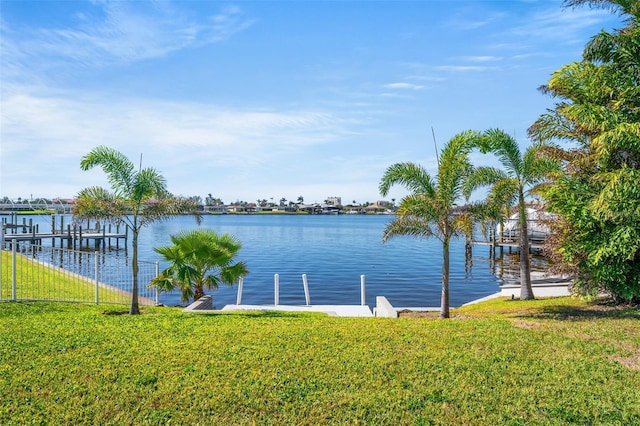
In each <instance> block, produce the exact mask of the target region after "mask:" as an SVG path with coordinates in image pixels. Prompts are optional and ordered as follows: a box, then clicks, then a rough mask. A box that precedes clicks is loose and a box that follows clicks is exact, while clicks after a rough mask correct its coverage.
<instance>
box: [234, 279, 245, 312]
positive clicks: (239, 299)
mask: <svg viewBox="0 0 640 426" xmlns="http://www.w3.org/2000/svg"><path fill="white" fill-rule="evenodd" d="M243 284H244V277H240V279H239V280H238V296H237V297H236V305H242V285H243Z"/></svg>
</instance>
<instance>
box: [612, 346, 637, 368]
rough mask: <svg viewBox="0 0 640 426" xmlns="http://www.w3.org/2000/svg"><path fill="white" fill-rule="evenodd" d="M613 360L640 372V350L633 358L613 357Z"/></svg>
mask: <svg viewBox="0 0 640 426" xmlns="http://www.w3.org/2000/svg"><path fill="white" fill-rule="evenodd" d="M611 359H612V360H614V361H617V362H619V363H620V364H622V365H624V366H625V367H627V368H629V369H631V370H640V349H638V350H637V351H636V353H635V354H633V355H631V356H626V357H622V356H613V357H611Z"/></svg>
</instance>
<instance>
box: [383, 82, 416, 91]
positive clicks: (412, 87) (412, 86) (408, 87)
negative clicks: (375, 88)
mask: <svg viewBox="0 0 640 426" xmlns="http://www.w3.org/2000/svg"><path fill="white" fill-rule="evenodd" d="M383 87H384V88H386V89H399V90H422V89H424V86H421V85H419V84H412V83H389V84H385V85H384V86H383Z"/></svg>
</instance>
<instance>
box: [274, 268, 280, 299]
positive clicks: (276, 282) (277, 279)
mask: <svg viewBox="0 0 640 426" xmlns="http://www.w3.org/2000/svg"><path fill="white" fill-rule="evenodd" d="M273 281H274V287H275V289H274V293H275V294H274V296H273V304H274V305H276V306H278V305H279V304H280V276H279V275H278V274H274V275H273Z"/></svg>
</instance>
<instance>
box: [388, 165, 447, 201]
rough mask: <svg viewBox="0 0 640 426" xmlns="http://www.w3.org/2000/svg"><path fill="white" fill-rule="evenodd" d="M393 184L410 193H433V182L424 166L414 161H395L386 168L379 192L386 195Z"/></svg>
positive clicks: (430, 194) (431, 194)
mask: <svg viewBox="0 0 640 426" xmlns="http://www.w3.org/2000/svg"><path fill="white" fill-rule="evenodd" d="M394 185H400V186H403V187H405V188H406V189H407V190H409V191H410V192H412V193H418V194H428V195H429V196H433V195H434V194H435V184H434V182H433V180H432V179H431V176H429V174H428V173H427V171H426V170H425V169H424V167H422V166H420V165H418V164H415V163H396V164H393V165H391V166H389V167H388V168H387V170H386V171H385V173H384V175H383V176H382V179H381V180H380V185H379V187H378V189H379V191H380V194H382V195H383V196H386V195H387V194H388V193H389V190H390V189H391V187H392V186H394Z"/></svg>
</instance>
